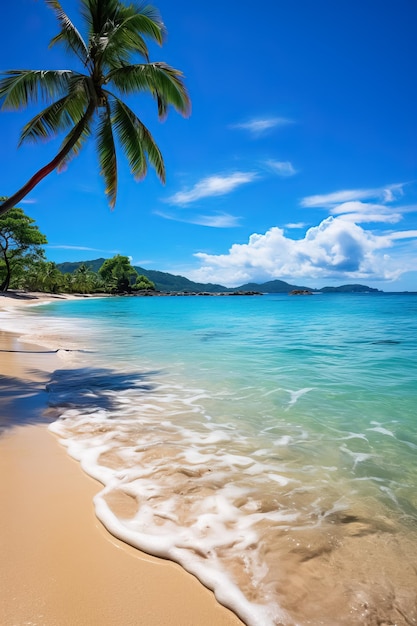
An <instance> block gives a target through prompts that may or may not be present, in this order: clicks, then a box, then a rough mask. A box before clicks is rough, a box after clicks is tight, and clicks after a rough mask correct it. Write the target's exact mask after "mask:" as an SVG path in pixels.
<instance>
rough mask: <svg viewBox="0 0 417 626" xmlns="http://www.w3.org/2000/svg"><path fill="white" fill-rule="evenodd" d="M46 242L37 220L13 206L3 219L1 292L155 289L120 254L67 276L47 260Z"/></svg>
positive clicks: (0, 228) (80, 267)
mask: <svg viewBox="0 0 417 626" xmlns="http://www.w3.org/2000/svg"><path fill="white" fill-rule="evenodd" d="M46 243H47V239H46V237H45V235H43V234H42V233H41V232H40V230H39V228H38V227H37V226H36V224H35V220H34V219H32V218H31V217H29V216H28V215H26V214H25V212H24V211H23V209H20V208H18V207H13V208H12V209H10V210H9V211H8V212H7V213H6V214H5V215H2V216H0V291H1V292H5V291H7V290H8V289H9V288H15V289H25V290H28V291H43V292H47V293H60V292H61V293H82V294H87V293H113V294H118V293H132V292H138V291H153V290H155V285H154V283H153V282H152V281H151V280H149V278H147V277H146V276H144V275H140V274H139V273H138V271H137V270H136V269H135V268H134V267H133V266H132V265H131V263H130V260H129V259H128V257H126V256H121V255H120V254H117V255H116V256H114V257H112V258H111V259H106V260H104V259H103V262H102V263H101V264H100V267H99V268H98V269H97V271H93V270H92V269H91V268H90V267H88V265H87V264H86V263H78V264H77V267H76V268H74V271H73V272H72V273H64V272H62V271H61V270H60V268H59V266H57V264H56V263H53V262H52V261H48V260H47V259H46V256H45V250H44V248H43V246H44V245H45V244H46Z"/></svg>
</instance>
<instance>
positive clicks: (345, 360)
mask: <svg viewBox="0 0 417 626" xmlns="http://www.w3.org/2000/svg"><path fill="white" fill-rule="evenodd" d="M0 326H2V327H3V328H9V329H12V328H13V329H14V330H15V331H16V330H17V331H19V332H21V333H22V335H24V336H25V337H26V339H28V338H30V339H31V340H32V341H36V342H39V343H43V344H44V345H49V346H51V347H58V348H60V352H59V354H60V356H61V357H62V368H61V369H59V370H57V371H56V372H55V373H54V374H53V376H52V377H51V381H50V383H49V384H48V391H49V398H50V408H49V413H50V414H51V415H52V416H53V417H54V419H55V421H54V422H53V423H52V424H51V426H50V429H51V430H52V431H53V432H54V433H55V434H57V435H58V437H59V438H60V439H61V441H62V443H63V444H64V445H65V446H67V448H68V451H69V454H71V455H72V456H73V457H75V458H76V459H78V460H79V461H80V462H81V464H82V466H83V468H84V469H85V471H86V472H87V473H88V474H90V475H91V476H93V477H95V478H96V479H98V480H99V481H100V482H101V483H102V484H103V489H102V491H101V492H100V493H99V494H98V495H97V496H96V498H95V507H96V513H97V516H98V518H99V519H100V520H101V521H102V522H103V524H104V525H105V526H106V527H107V528H108V530H109V531H110V532H111V533H113V534H114V535H115V536H117V537H119V538H121V539H123V540H125V541H126V542H128V543H130V544H131V545H133V546H136V547H137V548H140V549H142V550H145V551H146V552H149V553H152V554H155V555H159V556H162V557H166V558H169V559H172V560H174V561H176V562H178V563H180V564H181V565H182V566H183V567H184V568H185V569H186V570H188V571H190V572H191V573H193V574H195V575H196V576H197V577H198V578H199V579H200V580H201V581H202V582H203V583H204V584H205V585H206V586H207V587H209V588H210V589H212V590H213V591H214V593H215V594H216V597H217V598H218V600H219V601H220V602H221V603H223V604H224V605H226V606H228V607H230V608H231V609H232V610H234V611H235V612H236V613H237V615H238V616H239V617H240V618H241V619H242V621H243V622H244V623H246V624H248V626H272V625H278V624H283V625H284V624H285V625H293V624H294V625H295V624H297V625H307V624H309V625H319V624H320V625H328V626H335V625H341V626H348V625H349V626H350V625H352V626H353V625H360V624H368V625H371V626H374V625H375V626H377V625H382V624H384V625H385V624H386V625H389V624H391V625H393V624H395V625H403V624H404V625H410V624H417V462H416V461H417V296H415V295H394V294H358V295H353V294H346V295H339V294H331V295H330V294H322V295H315V296H310V297H290V296H287V295H264V296H260V297H240V296H233V297H220V296H219V297H161V298H156V297H153V298H134V297H132V298H128V297H126V298H103V299H82V300H80V301H79V300H77V301H62V302H58V303H57V302H51V303H50V304H47V305H42V306H36V307H25V308H24V310H21V309H19V310H17V311H16V309H14V311H13V313H10V312H8V311H5V312H4V313H3V314H2V317H1V318H0ZM138 585H140V581H138Z"/></svg>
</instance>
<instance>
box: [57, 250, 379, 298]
mask: <svg viewBox="0 0 417 626" xmlns="http://www.w3.org/2000/svg"><path fill="white" fill-rule="evenodd" d="M105 260H106V259H104V258H100V259H94V260H93V261H77V262H74V263H70V262H66V263H57V268H58V269H59V270H60V271H61V272H62V273H63V274H72V273H73V272H75V271H76V270H77V269H78V268H79V267H80V266H81V265H85V266H86V267H87V268H89V269H91V270H92V271H93V272H97V271H98V270H99V269H100V267H101V266H102V265H103V263H104V261H105ZM134 268H135V269H136V271H137V272H138V274H141V275H143V276H146V278H149V280H151V281H152V282H153V283H154V284H155V288H156V290H157V291H158V292H167V293H174V292H176V293H185V294H194V293H199V294H207V295H210V294H211V295H214V294H220V293H222V294H228V293H230V294H245V295H246V294H250V295H254V294H259V293H293V294H294V295H298V294H300V295H306V294H317V293H383V292H382V291H381V290H380V289H375V288H373V287H367V286H366V285H359V284H352V285H341V286H340V287H323V288H322V289H315V288H312V287H306V286H305V285H292V284H290V283H286V282H285V281H283V280H270V281H268V282H266V283H260V284H259V283H246V284H244V285H239V286H238V287H234V288H230V287H225V286H224V285H217V284H213V283H196V282H194V281H192V280H189V279H188V278H185V277H184V276H179V275H175V274H169V273H168V272H159V271H157V270H147V269H145V268H144V267H139V266H134ZM295 292H298V293H297V294H296V293H295Z"/></svg>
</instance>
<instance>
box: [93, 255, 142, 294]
mask: <svg viewBox="0 0 417 626" xmlns="http://www.w3.org/2000/svg"><path fill="white" fill-rule="evenodd" d="M98 273H99V275H100V276H101V278H102V279H103V282H104V284H105V286H106V289H108V290H109V291H113V292H117V293H122V292H125V291H131V289H132V285H134V284H135V282H136V279H137V278H138V273H137V271H136V270H135V268H134V267H133V266H132V265H131V264H130V261H129V258H128V257H127V256H122V255H121V254H116V256H114V257H112V258H111V259H106V261H104V263H103V265H102V266H101V267H100V269H99V270H98Z"/></svg>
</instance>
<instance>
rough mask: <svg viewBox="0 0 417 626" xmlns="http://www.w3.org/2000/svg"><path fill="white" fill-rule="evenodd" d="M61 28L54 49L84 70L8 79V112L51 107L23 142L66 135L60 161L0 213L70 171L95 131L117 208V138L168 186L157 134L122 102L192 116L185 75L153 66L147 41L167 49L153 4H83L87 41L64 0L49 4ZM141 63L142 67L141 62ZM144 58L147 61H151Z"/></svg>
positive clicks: (10, 74)
mask: <svg viewBox="0 0 417 626" xmlns="http://www.w3.org/2000/svg"><path fill="white" fill-rule="evenodd" d="M45 1H46V4H47V5H48V7H50V8H51V9H52V10H53V11H54V13H55V16H56V19H57V21H58V24H59V27H60V31H59V33H58V34H57V35H56V36H55V37H54V38H53V39H52V40H51V43H50V45H51V46H53V45H55V44H61V45H63V46H64V47H65V48H66V49H67V51H68V52H70V53H72V55H73V56H74V57H75V59H76V61H77V63H78V66H79V67H80V71H78V70H10V71H6V72H2V73H1V74H0V102H2V109H9V110H10V109H11V110H16V109H19V108H24V107H26V106H28V105H29V104H30V103H36V102H38V101H39V100H41V101H43V102H44V103H45V102H46V103H47V104H48V106H46V108H45V109H44V110H43V111H41V112H40V113H38V114H37V115H35V117H34V118H33V119H31V120H30V121H29V122H28V123H27V124H26V125H25V126H24V128H23V130H22V132H21V136H20V142H19V145H20V144H22V143H23V142H36V141H39V140H45V139H46V138H51V137H56V136H57V135H58V134H60V133H62V132H65V133H66V134H65V137H64V139H63V142H62V145H61V147H60V149H59V151H58V153H57V154H56V156H55V157H54V158H53V159H52V160H51V161H50V162H49V163H47V164H46V165H45V166H44V167H42V168H41V169H40V170H39V171H38V172H36V173H35V174H34V175H33V176H32V178H30V180H29V181H28V182H27V183H26V184H25V185H23V187H22V188H21V189H20V190H19V191H17V192H16V193H15V194H14V195H12V196H11V197H10V198H9V199H8V200H5V201H4V202H3V204H2V205H0V215H3V214H4V213H5V212H6V211H8V210H9V209H11V208H12V207H13V206H15V205H16V204H17V203H18V202H19V201H20V200H21V199H22V198H24V197H25V196H26V195H27V194H28V193H29V192H30V191H31V190H32V189H33V188H34V187H35V186H36V185H37V184H38V183H39V182H40V181H41V180H43V178H45V176H47V175H48V174H50V173H51V172H52V171H54V170H55V169H58V171H60V170H62V169H63V168H64V167H65V166H66V164H67V163H68V162H69V161H70V160H71V159H72V158H73V157H74V156H75V155H77V154H78V152H79V151H80V149H81V147H82V146H83V144H84V142H85V141H86V139H88V138H89V137H90V136H91V135H92V134H93V133H95V135H96V139H97V152H98V159H99V167H100V174H101V176H103V178H104V181H105V186H106V188H105V193H106V195H107V198H108V202H109V205H110V207H111V208H113V207H114V206H115V203H116V195H117V161H116V140H118V142H119V144H120V146H121V148H122V150H123V152H124V153H125V155H126V157H127V160H128V162H129V165H130V169H131V172H132V174H133V176H134V178H135V179H136V180H141V179H142V178H144V176H145V175H146V173H147V169H148V163H149V164H150V165H152V167H153V168H154V169H155V171H156V173H157V175H158V177H159V178H160V180H161V182H165V166H164V162H163V158H162V155H161V152H160V150H159V148H158V146H157V145H156V143H155V141H154V139H153V137H152V135H151V133H150V131H149V130H148V128H147V127H146V126H145V125H144V124H143V122H142V121H141V120H140V119H139V117H138V116H137V115H136V114H135V113H134V112H133V111H132V109H131V108H129V107H128V106H127V104H126V103H125V102H124V100H123V99H122V98H123V96H130V95H131V94H135V93H140V92H148V93H150V94H151V96H152V97H153V98H154V99H155V101H156V103H157V107H158V115H159V119H161V120H162V119H164V118H165V117H166V115H167V113H168V109H169V106H170V105H172V106H173V107H174V108H175V109H176V110H177V111H178V112H179V113H181V114H183V115H187V114H188V113H189V110H190V100H189V96H188V94H187V91H186V88H185V86H184V83H183V79H182V73H181V72H180V71H179V70H177V69H174V68H173V67H171V66H169V65H167V64H166V63H163V62H152V63H151V62H150V60H149V52H148V46H147V43H146V41H145V40H146V39H149V40H151V41H153V42H156V43H157V44H160V45H161V44H162V43H163V40H164V37H165V34H166V30H165V27H164V24H163V22H162V20H161V18H160V16H159V13H158V11H157V10H156V9H155V8H154V7H152V6H149V5H147V6H139V5H137V4H135V3H134V2H132V3H131V4H129V5H125V4H124V3H123V2H122V1H120V0H80V4H81V16H82V19H83V26H84V31H85V36H82V34H81V32H80V31H79V30H78V29H77V28H76V26H75V25H74V23H73V22H72V21H71V19H70V18H69V17H68V16H67V15H66V13H65V12H64V10H63V9H62V7H61V5H60V3H59V2H58V0H45ZM138 58H140V60H141V61H142V62H140V63H137V62H136V59H138ZM143 61H144V62H143Z"/></svg>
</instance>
